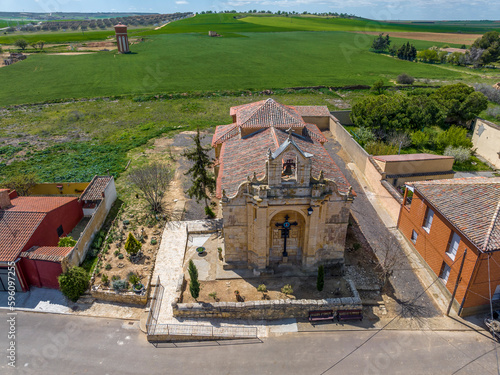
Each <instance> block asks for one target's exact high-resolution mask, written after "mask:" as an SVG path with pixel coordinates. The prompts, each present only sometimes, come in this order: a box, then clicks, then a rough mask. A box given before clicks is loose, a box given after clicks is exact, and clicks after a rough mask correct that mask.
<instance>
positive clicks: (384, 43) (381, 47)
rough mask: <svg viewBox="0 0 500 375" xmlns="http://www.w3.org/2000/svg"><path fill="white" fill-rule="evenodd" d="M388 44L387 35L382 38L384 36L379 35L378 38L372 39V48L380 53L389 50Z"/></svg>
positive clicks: (389, 42)
mask: <svg viewBox="0 0 500 375" xmlns="http://www.w3.org/2000/svg"><path fill="white" fill-rule="evenodd" d="M390 44H391V41H390V39H389V34H387V35H386V36H385V37H384V34H383V33H380V34H379V35H378V37H376V38H375V39H373V43H372V48H373V49H374V50H375V51H377V52H382V51H385V50H386V49H387V48H389V46H390Z"/></svg>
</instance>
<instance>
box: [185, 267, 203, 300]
mask: <svg viewBox="0 0 500 375" xmlns="http://www.w3.org/2000/svg"><path fill="white" fill-rule="evenodd" d="M188 273H189V278H190V281H189V292H190V293H191V297H193V298H194V299H197V298H198V297H199V296H200V282H199V281H198V269H197V268H196V266H195V265H194V262H193V260H190V261H189V265H188Z"/></svg>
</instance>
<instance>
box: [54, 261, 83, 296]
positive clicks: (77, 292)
mask: <svg viewBox="0 0 500 375" xmlns="http://www.w3.org/2000/svg"><path fill="white" fill-rule="evenodd" d="M57 280H58V282H59V288H60V289H61V292H62V293H63V294H64V295H65V296H66V297H68V298H69V299H70V300H71V301H73V302H76V301H77V300H78V298H80V296H81V295H82V294H83V293H84V292H85V291H86V290H87V288H88V286H89V275H88V273H87V271H85V270H84V269H83V268H81V267H72V268H70V269H69V270H68V271H67V272H66V273H63V274H61V275H59V277H58V278H57Z"/></svg>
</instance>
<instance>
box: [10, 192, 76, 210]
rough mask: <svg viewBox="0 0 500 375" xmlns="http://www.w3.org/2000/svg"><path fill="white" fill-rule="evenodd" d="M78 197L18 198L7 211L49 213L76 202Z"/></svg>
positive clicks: (12, 201) (13, 200)
mask: <svg viewBox="0 0 500 375" xmlns="http://www.w3.org/2000/svg"><path fill="white" fill-rule="evenodd" d="M77 199H78V198H76V197H57V196H55V197H17V198H15V199H12V200H11V201H10V203H11V206H10V207H7V208H5V211H11V212H42V213H47V212H50V211H53V210H55V209H56V208H59V207H61V206H64V205H65V204H67V203H69V202H71V201H75V200H77Z"/></svg>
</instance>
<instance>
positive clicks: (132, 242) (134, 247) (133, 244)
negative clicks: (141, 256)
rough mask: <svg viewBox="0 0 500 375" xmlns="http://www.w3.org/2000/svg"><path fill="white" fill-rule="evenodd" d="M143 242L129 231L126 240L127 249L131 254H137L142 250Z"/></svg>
mask: <svg viewBox="0 0 500 375" xmlns="http://www.w3.org/2000/svg"><path fill="white" fill-rule="evenodd" d="M141 247H142V244H141V243H140V242H139V241H137V240H136V239H135V237H134V235H133V234H132V233H130V232H129V234H128V237H127V241H125V250H126V251H127V253H129V254H130V255H135V254H137V253H138V252H139V250H141Z"/></svg>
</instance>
